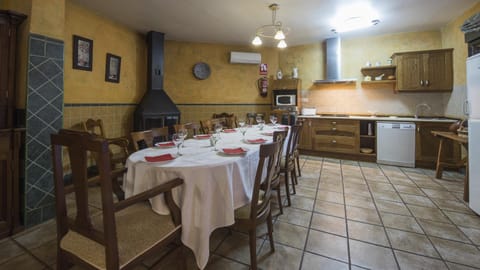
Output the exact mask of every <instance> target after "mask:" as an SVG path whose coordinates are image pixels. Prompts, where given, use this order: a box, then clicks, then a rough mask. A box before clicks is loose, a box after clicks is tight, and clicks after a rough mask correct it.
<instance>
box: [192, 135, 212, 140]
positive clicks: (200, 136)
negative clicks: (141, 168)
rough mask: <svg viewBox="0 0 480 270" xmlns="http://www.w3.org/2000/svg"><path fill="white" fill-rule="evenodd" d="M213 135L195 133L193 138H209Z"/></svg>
mask: <svg viewBox="0 0 480 270" xmlns="http://www.w3.org/2000/svg"><path fill="white" fill-rule="evenodd" d="M210 137H211V135H195V136H193V138H195V139H197V140H208V139H210Z"/></svg>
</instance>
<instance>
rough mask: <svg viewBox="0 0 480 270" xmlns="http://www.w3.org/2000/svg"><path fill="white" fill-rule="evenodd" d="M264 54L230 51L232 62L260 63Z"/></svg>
mask: <svg viewBox="0 0 480 270" xmlns="http://www.w3.org/2000/svg"><path fill="white" fill-rule="evenodd" d="M261 62H262V55H261V54H260V53H250V52H230V63H232V64H260V63H261Z"/></svg>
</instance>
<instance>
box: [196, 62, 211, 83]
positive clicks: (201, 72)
mask: <svg viewBox="0 0 480 270" xmlns="http://www.w3.org/2000/svg"><path fill="white" fill-rule="evenodd" d="M193 76H195V78H197V79H199V80H205V79H206V78H208V76H210V66H209V65H208V64H207V63H204V62H199V63H196V64H195V65H194V66H193Z"/></svg>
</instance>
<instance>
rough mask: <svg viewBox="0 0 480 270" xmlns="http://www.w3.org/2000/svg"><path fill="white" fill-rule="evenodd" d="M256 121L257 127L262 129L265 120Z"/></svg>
mask: <svg viewBox="0 0 480 270" xmlns="http://www.w3.org/2000/svg"><path fill="white" fill-rule="evenodd" d="M257 123H258V129H259V130H263V126H264V125H265V121H263V119H260V120H259V121H257Z"/></svg>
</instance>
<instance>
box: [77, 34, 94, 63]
mask: <svg viewBox="0 0 480 270" xmlns="http://www.w3.org/2000/svg"><path fill="white" fill-rule="evenodd" d="M92 65H93V40H91V39H88V38H84V37H80V36H76V35H73V68H74V69H81V70H88V71H92Z"/></svg>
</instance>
